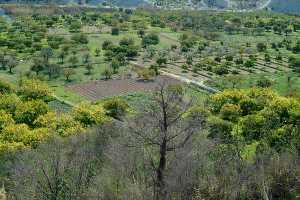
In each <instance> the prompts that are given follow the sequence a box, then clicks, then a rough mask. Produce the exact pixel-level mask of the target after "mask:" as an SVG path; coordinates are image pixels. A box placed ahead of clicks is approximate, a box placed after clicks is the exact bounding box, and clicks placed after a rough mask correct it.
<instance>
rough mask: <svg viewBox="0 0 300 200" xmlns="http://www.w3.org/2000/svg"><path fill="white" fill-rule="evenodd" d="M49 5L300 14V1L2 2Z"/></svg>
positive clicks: (53, 0)
mask: <svg viewBox="0 0 300 200" xmlns="http://www.w3.org/2000/svg"><path fill="white" fill-rule="evenodd" d="M10 2H11V3H16V2H24V3H28V2H29V3H47V2H54V3H57V4H67V3H83V4H85V3H86V2H87V3H88V4H90V5H100V4H102V3H103V2H113V3H114V4H115V5H117V6H125V7H137V6H140V5H141V4H144V3H151V4H154V5H157V6H160V7H167V8H176V9H178V8H182V7H185V8H187V7H192V8H196V9H208V8H214V9H237V10H239V9H262V8H269V9H271V10H273V11H275V12H290V13H300V0H126V1H125V0H0V3H10Z"/></svg>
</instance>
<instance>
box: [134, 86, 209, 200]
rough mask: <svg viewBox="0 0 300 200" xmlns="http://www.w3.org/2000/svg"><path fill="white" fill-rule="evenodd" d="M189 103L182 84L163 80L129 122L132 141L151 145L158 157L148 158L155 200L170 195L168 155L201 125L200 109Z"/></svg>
mask: <svg viewBox="0 0 300 200" xmlns="http://www.w3.org/2000/svg"><path fill="white" fill-rule="evenodd" d="M191 105H192V103H191V101H190V100H188V99H186V98H185V96H184V92H183V89H182V87H181V86H175V85H173V86H167V84H165V83H162V84H160V85H159V87H158V89H157V91H156V92H155V94H154V96H153V98H152V103H151V105H150V106H149V107H147V106H145V107H144V108H143V110H142V111H140V114H138V116H136V117H135V119H134V120H129V122H128V123H129V130H130V131H131V132H132V136H133V138H134V139H133V142H135V143H142V144H143V145H145V146H147V147H151V148H152V149H153V152H156V153H154V154H157V155H153V156H152V157H155V156H158V158H157V160H154V159H152V160H151V165H152V168H153V171H154V172H155V184H154V185H155V190H154V191H155V194H154V198H155V199H156V200H167V199H168V198H169V197H168V191H167V183H166V176H167V170H168V163H169V162H170V158H169V157H170V155H172V154H174V153H176V151H178V150H179V149H182V148H185V145H186V144H187V143H188V142H189V141H190V140H191V138H192V136H193V135H194V134H195V133H197V132H200V130H201V127H202V126H203V124H204V119H205V117H204V114H203V112H199V111H198V110H194V111H193V110H192V109H191V108H192V107H191Z"/></svg>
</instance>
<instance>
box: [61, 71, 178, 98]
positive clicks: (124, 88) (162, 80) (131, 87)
mask: <svg viewBox="0 0 300 200" xmlns="http://www.w3.org/2000/svg"><path fill="white" fill-rule="evenodd" d="M159 84H166V85H173V84H181V82H180V81H179V80H176V79H173V78H170V77H167V76H158V77H157V78H156V79H155V80H153V81H139V80H134V79H125V80H106V81H105V80H101V81H94V82H90V83H84V84H74V85H70V86H68V87H67V88H68V89H69V90H71V91H73V92H76V93H78V94H80V95H82V96H84V97H86V98H87V99H89V100H92V101H96V100H99V99H103V98H107V97H112V96H118V95H124V94H128V93H130V92H136V91H153V90H154V89H155V88H157V87H158V86H159Z"/></svg>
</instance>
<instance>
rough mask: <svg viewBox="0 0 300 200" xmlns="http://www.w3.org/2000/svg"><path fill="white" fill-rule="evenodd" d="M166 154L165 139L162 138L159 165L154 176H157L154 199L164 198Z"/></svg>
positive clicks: (161, 199)
mask: <svg viewBox="0 0 300 200" xmlns="http://www.w3.org/2000/svg"><path fill="white" fill-rule="evenodd" d="M166 155H167V141H166V139H165V138H164V139H163V142H162V144H161V146H160V160H159V166H158V168H157V170H156V178H157V180H156V181H157V196H156V200H166V197H167V193H166V188H165V186H166V183H165V177H164V176H165V169H166Z"/></svg>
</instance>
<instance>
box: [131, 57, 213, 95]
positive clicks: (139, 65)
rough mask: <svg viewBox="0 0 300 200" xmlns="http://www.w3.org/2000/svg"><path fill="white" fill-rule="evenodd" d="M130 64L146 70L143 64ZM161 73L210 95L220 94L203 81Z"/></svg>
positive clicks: (162, 71) (161, 71)
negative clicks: (194, 86) (192, 85)
mask: <svg viewBox="0 0 300 200" xmlns="http://www.w3.org/2000/svg"><path fill="white" fill-rule="evenodd" d="M129 63H130V64H132V65H134V66H136V67H141V68H144V67H145V66H144V65H141V64H138V63H136V62H133V61H130V62H129ZM159 72H160V73H161V74H162V75H165V76H169V77H171V78H174V79H177V80H179V81H181V82H184V83H187V84H194V85H196V86H198V87H200V88H201V89H203V90H206V91H208V92H210V93H216V92H219V90H217V89H215V88H212V87H209V86H207V85H205V84H204V83H203V81H196V80H191V79H189V78H186V77H183V76H180V75H177V74H173V73H170V72H166V71H164V70H162V69H160V70H159Z"/></svg>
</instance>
